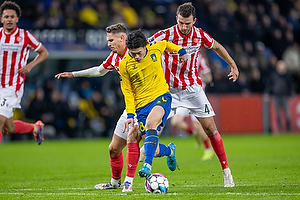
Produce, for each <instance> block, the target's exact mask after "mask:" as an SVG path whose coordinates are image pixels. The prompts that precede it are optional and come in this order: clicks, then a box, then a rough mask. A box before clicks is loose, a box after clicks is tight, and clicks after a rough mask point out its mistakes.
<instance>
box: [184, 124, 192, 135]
mask: <svg viewBox="0 0 300 200" xmlns="http://www.w3.org/2000/svg"><path fill="white" fill-rule="evenodd" d="M185 131H186V132H187V133H189V134H191V135H192V134H193V132H194V130H193V128H191V127H189V126H188V127H187V128H186V130H185Z"/></svg>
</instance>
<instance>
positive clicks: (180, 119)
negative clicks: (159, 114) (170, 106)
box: [171, 114, 193, 134]
mask: <svg viewBox="0 0 300 200" xmlns="http://www.w3.org/2000/svg"><path fill="white" fill-rule="evenodd" d="M171 126H173V127H176V128H177V129H179V130H183V131H186V132H187V133H189V134H193V127H190V126H189V125H188V124H187V123H186V122H185V121H184V116H182V115H179V114H176V115H174V116H173V117H172V118H171Z"/></svg>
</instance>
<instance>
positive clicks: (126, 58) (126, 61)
mask: <svg viewBox="0 0 300 200" xmlns="http://www.w3.org/2000/svg"><path fill="white" fill-rule="evenodd" d="M131 59H133V58H132V57H131V56H130V55H129V53H126V54H125V56H124V58H123V59H122V60H121V61H120V64H119V66H121V65H126V64H127V63H128V62H129V61H130V60H131Z"/></svg>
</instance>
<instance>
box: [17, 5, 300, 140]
mask: <svg viewBox="0 0 300 200" xmlns="http://www.w3.org/2000/svg"><path fill="white" fill-rule="evenodd" d="M16 2H17V3H18V4H19V5H20V6H21V8H22V12H23V13H22V17H21V19H20V21H19V23H18V25H19V26H20V27H22V28H26V29H45V28H51V29H57V28H65V29H69V28H70V29H103V28H105V27H106V26H108V25H110V24H113V23H117V22H123V23H125V24H126V26H127V27H128V28H129V29H135V28H140V27H141V28H142V29H147V30H151V31H152V32H153V33H154V32H155V31H157V30H159V29H164V28H167V27H169V26H172V25H174V24H176V21H175V14H176V9H177V6H178V5H180V4H182V3H184V2H187V1H183V0H179V1H175V0H145V1H134V0H127V1H121V0H26V1H23V0H18V1H16ZM192 2H193V5H194V6H195V7H196V11H197V22H196V24H195V25H196V26H197V27H201V28H202V29H203V30H205V31H206V32H208V33H209V34H210V35H211V36H212V37H213V38H214V39H216V40H217V41H219V42H220V43H221V44H222V45H224V46H225V48H226V49H227V50H228V52H229V53H230V55H231V56H232V57H233V59H234V60H235V61H236V63H237V66H238V67H239V70H240V77H239V79H238V81H237V82H235V83H232V82H231V81H228V77H227V75H228V72H229V66H228V65H227V63H226V62H225V61H223V60H222V59H220V58H219V57H218V56H217V55H216V54H215V53H214V51H210V50H206V49H204V50H203V51H202V52H201V53H202V54H203V55H205V56H206V58H207V59H208V61H209V65H210V67H211V70H212V75H213V81H212V82H211V83H210V84H208V85H207V86H206V92H207V93H208V94H210V93H216V94H221V93H242V94H247V93H260V94H262V93H265V92H266V84H267V82H268V79H269V76H270V75H271V74H272V72H274V71H275V66H276V64H277V62H278V61H279V60H283V61H285V63H286V67H287V73H288V74H289V75H290V76H291V77H292V88H291V89H292V92H291V94H292V95H293V94H299V93H300V50H299V44H300V43H299V41H300V0H251V1H250V0H194V1H192ZM101 62H102V61H100V60H99V61H98V64H100V63H101ZM59 70H60V71H59V72H62V71H64V70H67V69H65V68H59ZM57 73H58V72H57ZM112 74H113V75H112V76H108V78H104V77H103V78H100V79H101V80H100V79H99V78H98V79H97V80H94V79H86V78H82V79H76V84H73V83H75V82H74V80H68V81H61V80H60V81H57V80H53V79H54V78H52V79H48V80H47V81H40V82H39V84H38V86H37V85H34V84H27V89H28V90H27V91H29V92H28V94H27V96H28V98H24V99H25V102H24V105H23V110H24V111H23V112H24V113H23V114H24V115H25V116H26V118H28V119H31V120H37V119H39V118H41V119H42V120H43V121H44V122H45V123H47V124H53V126H54V127H55V128H56V130H57V132H60V133H65V135H66V136H67V137H75V136H80V134H82V133H83V131H86V130H91V133H90V134H98V135H103V134H107V133H109V132H112V131H113V127H114V125H115V123H116V120H117V119H118V117H119V116H120V114H121V112H122V111H123V109H124V103H123V99H122V98H123V97H122V94H121V92H120V89H119V80H118V76H117V74H115V73H112ZM106 76H107V75H106ZM113 77H117V78H113ZM108 79H109V80H108ZM41 82H42V83H41ZM107 82H109V83H107ZM108 88H109V89H108ZM35 102H43V103H38V104H37V103H35ZM20 116H21V114H20ZM66 118H67V119H68V120H63V119H66ZM87 127H88V128H87ZM99 130H101V131H99ZM108 130H109V131H108ZM85 134H89V133H85Z"/></svg>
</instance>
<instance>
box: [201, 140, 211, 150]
mask: <svg viewBox="0 0 300 200" xmlns="http://www.w3.org/2000/svg"><path fill="white" fill-rule="evenodd" d="M202 141H203V144H204V149H210V144H209V139H205V140H202Z"/></svg>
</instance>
